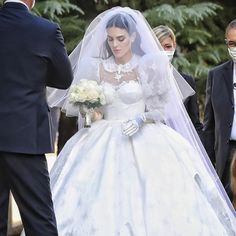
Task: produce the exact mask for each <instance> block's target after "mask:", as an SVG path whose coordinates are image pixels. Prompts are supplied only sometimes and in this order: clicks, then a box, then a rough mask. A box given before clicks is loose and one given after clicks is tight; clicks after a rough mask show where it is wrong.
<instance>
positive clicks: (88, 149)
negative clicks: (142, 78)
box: [50, 83, 236, 236]
mask: <svg viewBox="0 0 236 236" xmlns="http://www.w3.org/2000/svg"><path fill="white" fill-rule="evenodd" d="M107 89H108V90H107V91H106V89H105V90H104V91H105V92H106V93H107V94H106V96H107V100H108V101H109V102H110V104H108V105H106V107H105V109H104V116H105V119H104V120H100V121H96V122H94V123H93V124H92V127H91V128H88V129H81V130H80V131H79V132H77V133H76V134H75V135H74V136H73V137H72V138H71V139H70V140H69V141H68V142H67V143H66V145H65V147H64V149H63V150H62V152H61V153H60V155H59V157H58V159H57V161H56V162H55V164H54V166H53V169H52V170H51V173H50V174H51V187H52V195H53V201H54V208H55V214H56V219H57V224H58V231H59V235H60V236H69V235H70V236H88V235H89V236H93V235H94V236H164V235H166V236H190V235H191V236H209V235H212V236H223V235H230V236H231V235H236V234H235V227H236V225H235V224H234V223H235V221H234V222H232V220H231V221H230V220H229V218H228V215H227V211H228V210H225V208H227V204H226V203H225V202H224V200H222V198H221V195H220V194H219V193H218V190H217V189H216V188H215V185H214V183H213V181H212V179H211V178H210V177H209V175H208V172H207V171H206V170H205V167H204V164H203V163H202V161H201V158H200V157H199V156H198V154H197V153H196V151H195V150H194V149H193V147H192V146H191V145H190V144H189V143H188V142H187V141H186V140H185V139H184V138H182V136H180V135H179V134H178V133H176V132H175V131H174V130H172V129H171V128H169V127H167V126H166V125H164V124H162V123H156V124H154V123H149V124H145V125H144V126H143V127H142V128H141V130H140V131H139V132H138V133H136V134H135V135H134V136H132V137H127V136H125V135H124V134H122V121H123V120H126V119H127V118H130V117H133V116H134V114H138V113H142V112H143V109H144V102H143V100H142V97H141V96H139V95H140V89H139V87H138V84H136V83H127V84H124V85H123V86H120V87H119V89H115V88H114V89H113V88H112V86H111V87H110V88H109V86H108V88H107ZM127 91H129V92H127ZM130 91H133V92H132V93H130ZM110 98H112V99H110Z"/></svg>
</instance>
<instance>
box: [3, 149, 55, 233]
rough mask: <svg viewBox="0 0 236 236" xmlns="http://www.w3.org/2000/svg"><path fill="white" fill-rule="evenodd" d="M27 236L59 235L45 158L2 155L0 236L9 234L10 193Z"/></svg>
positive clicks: (12, 154)
mask: <svg viewBox="0 0 236 236" xmlns="http://www.w3.org/2000/svg"><path fill="white" fill-rule="evenodd" d="M10 190H11V192H12V194H13V196H14V199H15V201H16V203H17V206H18V208H19V211H20V215H21V218H22V222H23V226H24V229H25V233H26V235H27V236H57V235H58V233H57V228H56V220H55V215H54V210H53V203H52V198H51V191H50V180H49V174H48V168H47V162H46V158H45V155H44V154H42V155H28V154H18V153H7V152H0V236H6V235H7V218H8V204H9V191H10Z"/></svg>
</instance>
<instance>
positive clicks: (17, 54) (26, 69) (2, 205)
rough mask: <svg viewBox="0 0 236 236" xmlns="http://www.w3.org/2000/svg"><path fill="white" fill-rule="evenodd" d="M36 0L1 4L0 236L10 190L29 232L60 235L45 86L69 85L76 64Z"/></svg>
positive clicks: (38, 235) (4, 230)
mask: <svg viewBox="0 0 236 236" xmlns="http://www.w3.org/2000/svg"><path fill="white" fill-rule="evenodd" d="M33 4H34V1H33V0H7V1H5V2H4V5H3V7H2V8H1V9H0V68H1V73H0V117H1V119H0V236H6V235H7V215H8V214H7V212H8V199H9V191H10V190H11V192H12V194H13V196H14V198H15V200H16V203H17V205H18V207H19V210H20V214H21V218H22V222H23V226H24V229H25V232H26V235H29V236H54V235H57V228H56V221H55V215H54V211H53V203H52V199H51V192H50V185H49V175H48V169H47V162H46V159H45V153H48V152H51V151H52V149H53V147H52V143H51V136H50V129H51V126H50V114H49V109H48V106H47V102H46V96H45V94H46V86H51V87H55V88H60V89H66V88H68V87H69V86H70V84H71V81H72V69H71V65H70V62H69V59H68V56H67V53H66V49H65V47H64V40H63V37H62V34H61V31H60V29H59V27H58V25H56V24H54V23H52V22H50V21H48V20H45V19H43V18H40V17H37V16H34V15H32V14H31V13H30V12H29V9H31V8H32V6H33Z"/></svg>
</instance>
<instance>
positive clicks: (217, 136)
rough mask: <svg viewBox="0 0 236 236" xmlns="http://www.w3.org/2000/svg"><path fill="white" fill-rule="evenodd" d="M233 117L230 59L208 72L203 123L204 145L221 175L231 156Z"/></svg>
mask: <svg viewBox="0 0 236 236" xmlns="http://www.w3.org/2000/svg"><path fill="white" fill-rule="evenodd" d="M233 117H234V96H233V62H232V61H228V62H226V63H224V64H221V65H219V66H217V67H216V68H214V69H213V70H211V71H210V72H209V74H208V79H207V86H206V104H205V114H204V123H203V126H204V128H203V131H204V135H205V148H206V151H207V153H208V155H209V157H210V159H211V161H212V162H213V164H215V165H216V171H217V173H218V175H219V177H220V178H222V175H223V172H224V168H225V165H226V162H227V159H228V158H229V139H230V135H231V128H232V122H233Z"/></svg>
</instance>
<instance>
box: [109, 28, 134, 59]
mask: <svg viewBox="0 0 236 236" xmlns="http://www.w3.org/2000/svg"><path fill="white" fill-rule="evenodd" d="M133 40H134V36H130V35H129V33H128V32H127V31H126V30H125V29H121V28H118V27H111V28H108V29H107V42H108V45H109V47H110V48H111V51H112V53H113V55H114V57H115V59H116V60H119V61H122V62H123V63H126V62H128V61H129V60H130V59H131V57H132V51H131V44H132V41H133Z"/></svg>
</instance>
